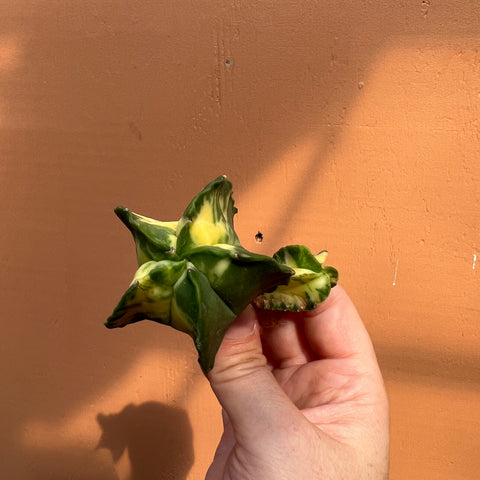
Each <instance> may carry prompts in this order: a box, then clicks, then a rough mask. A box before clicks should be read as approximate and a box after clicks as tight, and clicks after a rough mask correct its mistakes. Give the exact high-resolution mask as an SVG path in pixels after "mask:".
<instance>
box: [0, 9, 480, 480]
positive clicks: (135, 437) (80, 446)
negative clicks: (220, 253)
mask: <svg viewBox="0 0 480 480" xmlns="http://www.w3.org/2000/svg"><path fill="white" fill-rule="evenodd" d="M479 42H480V3H478V2H477V0H467V1H464V2H458V1H454V0H447V1H443V2H440V1H436V0H430V1H428V0H427V1H426V0H424V1H420V0H415V1H413V0H412V1H397V2H378V1H371V0H361V1H360V0H359V1H343V0H340V1H339V0H336V1H326V0H317V1H315V0H307V1H298V0H297V1H293V0H281V1H276V2H274V1H263V2H253V1H250V2H248V1H243V2H239V1H236V0H230V1H229V0H212V1H208V2H199V1H194V0H187V1H182V2H179V1H174V0H170V1H144V2H140V1H138V2H133V1H132V2H127V1H121V2H120V1H114V0H95V1H94V0H88V1H73V0H50V1H48V2H47V1H41V0H16V1H3V2H0V181H1V189H0V215H1V220H2V227H1V229H0V246H1V256H0V298H1V300H2V306H3V314H2V316H1V324H2V343H1V347H0V352H1V353H0V354H1V362H0V372H1V378H2V385H3V387H2V390H1V398H2V408H1V410H0V415H1V417H0V422H1V425H2V428H1V450H0V451H1V455H0V456H1V460H0V473H1V477H2V478H10V479H15V480H33V479H35V480H47V479H48V480H60V479H62V480H63V479H65V478H69V479H73V480H74V479H79V480H97V479H102V480H125V479H131V480H141V479H152V478H175V479H176V480H183V479H190V480H193V479H199V478H203V475H204V473H205V470H206V468H207V465H208V463H209V460H210V458H211V456H212V454H213V450H214V447H215V445H216V442H217V439H218V436H219V434H220V429H221V424H220V418H219V408H218V406H217V404H216V402H215V399H214V397H213V395H212V394H211V393H210V391H209V388H208V384H207V383H206V381H205V379H204V378H203V376H202V374H201V373H200V370H199V368H198V367H197V364H196V357H195V352H194V349H193V346H192V344H191V341H190V339H189V338H188V337H186V336H183V335H181V334H178V333H176V332H174V331H173V330H172V331H171V330H170V329H168V328H166V327H160V326H157V325H155V324H148V323H145V324H137V325H135V326H132V327H129V328H127V329H124V330H118V331H108V330H106V329H105V328H104V327H103V321H104V319H105V318H106V317H107V316H108V315H109V314H110V312H111V310H112V308H113V306H114V305H115V303H116V302H117V300H118V299H119V296H120V295H121V294H122V293H123V290H124V288H125V287H126V286H127V285H128V283H129V282H130V279H131V276H132V274H133V271H134V268H135V258H134V250H133V243H132V241H131V238H130V236H129V233H128V232H127V230H126V229H125V228H124V227H123V226H122V225H121V223H120V222H119V221H118V220H117V219H116V217H115V216H114V214H113V212H112V209H113V208H114V207H115V206H116V205H119V204H121V205H126V206H128V207H130V208H131V209H133V210H136V211H138V212H141V213H143V214H145V215H149V216H153V217H156V218H159V219H165V220H171V219H176V218H177V217H178V216H179V215H180V214H181V212H182V210H183V208H184V206H185V204H186V202H187V201H188V200H189V199H190V197H191V196H192V195H193V194H194V193H196V192H197V191H198V190H199V189H201V188H202V187H203V186H204V184H206V183H207V182H208V181H210V180H211V179H213V178H214V177H216V176H217V175H219V174H222V173H225V174H227V175H228V176H229V177H230V179H231V180H232V181H233V183H234V186H235V199H236V204H237V206H238V208H239V214H238V215H237V223H236V225H237V229H238V232H239V235H240V238H241V239H242V241H243V243H244V245H245V246H246V247H247V248H250V249H252V250H254V251H258V252H261V253H268V254H271V253H273V252H274V251H275V250H276V249H277V248H279V247H280V246H282V245H283V244H286V243H297V242H298V243H304V244H306V245H308V246H310V247H311V248H312V249H314V250H320V249H323V248H328V249H329V251H330V263H331V264H333V265H335V266H336V267H337V268H338V269H339V271H340V275H341V282H342V283H343V285H344V286H345V287H346V288H347V290H348V291H349V292H350V294H351V296H352V297H353V299H354V300H355V302H356V304H357V305H358V308H359V310H360V311H361V313H362V315H363V318H364V320H365V323H366V325H367V327H368V329H369V331H370V333H371V335H372V338H373V340H374V342H375V345H376V348H377V351H378V356H379V360H380V363H381V366H382V369H383V372H384V375H385V379H386V383H387V386H388V390H389V395H390V400H391V409H392V461H391V478H392V479H393V480H400V479H402V480H403V479H409V480H415V479H419V480H420V479H426V478H432V479H439V480H443V479H445V480H447V479H448V480H452V479H473V478H477V475H478V471H479V469H480V457H479V455H478V451H479V448H480V441H479V434H478V432H479V430H480V348H479V346H480V339H479V333H480V326H479V325H480V323H479V312H480V298H479V287H480V271H479V270H480V226H479V224H480V209H479V205H480V133H479V129H480V125H479V116H480V50H479ZM259 230H260V231H261V232H262V233H263V235H264V241H263V243H262V244H257V243H255V241H254V235H255V234H256V233H257V231H259ZM166 433H168V434H169V436H173V438H174V439H175V441H178V442H179V443H180V444H181V445H183V446H184V448H179V447H178V446H177V443H175V441H168V442H165V436H166ZM167 475H171V476H167Z"/></svg>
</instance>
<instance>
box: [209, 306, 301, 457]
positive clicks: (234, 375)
mask: <svg viewBox="0 0 480 480" xmlns="http://www.w3.org/2000/svg"><path fill="white" fill-rule="evenodd" d="M266 363H267V362H266V358H265V356H264V355H263V353H262V344H261V341H260V333H259V326H258V322H257V317H256V314H255V311H254V309H253V308H252V307H247V309H246V310H245V311H244V312H243V313H242V314H241V315H240V316H239V317H238V318H237V320H236V321H235V322H234V323H233V324H232V326H231V327H230V328H229V330H228V331H227V334H226V335H225V337H224V340H223V342H222V345H221V346H220V349H219V350H218V353H217V356H216V358H215V365H214V367H213V369H212V370H211V371H210V372H209V373H208V379H209V381H210V383H211V386H212V389H213V391H214V393H215V395H216V396H217V398H218V400H219V401H220V403H221V405H222V406H223V408H224V410H225V411H226V412H227V414H228V418H229V419H230V422H231V425H232V428H233V430H234V432H235V438H236V439H237V441H239V442H241V443H242V444H243V445H245V446H247V448H252V449H255V448H257V449H258V448H262V442H264V441H268V440H267V439H268V438H270V439H271V438H272V434H273V435H274V432H276V431H278V429H283V428H289V426H290V425H291V421H292V415H294V416H295V418H297V417H298V421H305V417H303V416H302V415H301V414H300V412H298V410H297V409H296V408H295V406H294V405H293V404H292V402H291V401H290V399H289V398H288V397H287V396H286V394H285V392H284V391H283V390H282V389H281V388H280V386H279V385H278V383H277V381H276V380H275V378H274V377H273V375H272V373H271V371H270V370H269V369H268V368H267V365H266ZM284 424H285V425H284ZM257 451H258V450H257Z"/></svg>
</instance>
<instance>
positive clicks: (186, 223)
mask: <svg viewBox="0 0 480 480" xmlns="http://www.w3.org/2000/svg"><path fill="white" fill-rule="evenodd" d="M236 212H237V209H236V208H235V206H234V200H233V198H232V184H231V182H230V181H229V180H228V179H227V177H226V176H224V175H223V176H220V177H218V178H217V179H215V180H213V181H212V182H210V183H209V184H208V185H207V186H206V187H205V188H204V189H203V190H202V191H201V192H200V193H199V194H198V195H196V196H195V197H194V198H193V200H192V201H191V202H190V204H189V205H188V206H187V208H186V209H185V211H184V213H183V215H182V217H181V218H180V220H178V221H173V222H160V221H157V220H153V219H152V218H148V217H144V216H142V215H138V214H136V213H133V212H131V211H130V210H128V209H127V208H124V207H117V208H116V209H115V213H116V214H117V215H118V217H119V218H120V219H121V220H122V222H123V223H124V224H125V225H126V226H127V228H128V229H129V230H130V232H131V233H132V235H133V238H134V240H135V247H136V253H137V260H138V265H139V268H138V270H137V271H136V273H135V275H134V277H133V280H132V282H131V284H130V286H129V287H128V288H127V290H126V292H125V293H124V294H123V296H122V298H121V299H120V301H119V303H118V305H117V306H116V307H115V309H114V311H113V313H112V315H111V316H110V317H109V318H108V319H107V321H106V322H105V326H106V327H108V328H116V327H124V326H125V325H128V324H130V323H134V322H138V321H140V320H153V321H155V322H158V323H163V324H165V325H170V326H171V327H173V328H175V329H177V330H180V331H182V332H185V333H188V334H189V335H190V336H191V337H192V338H193V341H194V343H195V347H196V349H197V351H198V359H199V363H200V366H201V367H202V370H203V371H204V372H208V371H209V370H211V369H212V367H213V365H214V362H215V355H216V353H217V350H218V348H219V347H220V344H221V342H222V339H223V337H224V335H225V332H226V330H227V329H228V327H229V326H230V324H231V323H232V322H233V321H234V320H235V318H236V317H237V316H238V315H239V314H240V313H241V312H242V311H243V310H244V308H245V307H246V306H247V305H248V304H250V303H253V304H254V305H255V306H256V307H257V308H261V309H269V310H284V311H287V310H288V311H295V312H298V311H302V310H310V309H313V308H315V306H316V305H317V304H318V303H320V302H322V301H323V300H325V299H326V298H327V297H328V294H329V293H330V289H331V288H332V287H334V286H335V285H336V283H337V278H338V274H337V271H336V270H335V269H334V268H332V267H326V266H324V262H325V258H326V255H327V252H326V251H321V252H320V253H319V254H317V255H313V254H312V253H311V252H310V251H309V249H308V248H307V247H305V246H302V245H290V246H286V247H283V248H281V249H280V250H279V251H278V252H277V253H275V254H274V255H273V257H268V256H266V255H259V254H257V253H252V252H249V251H248V250H246V249H245V248H243V247H242V246H241V245H240V241H239V239H238V236H237V234H236V233H235V229H234V227H233V217H234V215H235V213H236Z"/></svg>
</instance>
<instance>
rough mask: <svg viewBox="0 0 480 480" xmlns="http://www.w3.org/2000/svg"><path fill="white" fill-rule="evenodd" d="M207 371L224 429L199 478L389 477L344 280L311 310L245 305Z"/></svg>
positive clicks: (373, 377) (373, 373)
mask: <svg viewBox="0 0 480 480" xmlns="http://www.w3.org/2000/svg"><path fill="white" fill-rule="evenodd" d="M260 325H262V326H260ZM208 379H209V381H210V383H211V386H212V389H213V391H214V392H215V395H216V396H217V398H218V400H219V401H220V403H221V405H222V407H223V414H224V433H223V436H222V438H221V440H220V443H219V445H218V448H217V451H216V453H215V458H214V460H213V463H212V465H211V466H210V469H209V470H208V473H207V476H206V480H227V479H228V480H247V479H248V480H253V479H255V480H317V479H318V480H319V479H321V480H327V479H329V480H333V479H335V480H337V479H355V480H361V479H369V480H384V479H386V478H388V456H389V408H388V400H387V395H386V392H385V387H384V384H383V380H382V376H381V373H380V370H379V368H378V364H377V360H376V358H375V353H374V351H373V347H372V344H371V341H370V338H369V336H368V333H367V331H366V330H365V327H364V326H363V324H362V321H361V319H360V317H359V315H358V313H357V311H356V309H355V307H354V306H353V304H352V302H351V301H350V299H349V297H348V296H347V294H346V292H345V291H344V290H343V288H342V287H341V286H339V285H338V286H336V287H335V288H334V289H333V290H332V291H331V293H330V296H329V297H328V298H327V300H325V301H324V302H323V303H321V304H320V305H319V306H318V307H317V308H316V309H315V310H313V311H309V312H301V313H292V312H265V311H255V310H254V309H253V307H248V308H247V309H246V310H245V311H244V312H243V313H242V314H241V315H240V316H239V317H238V319H237V320H236V321H235V323H234V324H233V325H232V326H231V327H230V329H229V330H228V332H227V334H226V336H225V338H224V341H223V343H222V345H221V347H220V349H219V351H218V353H217V356H216V360H215V366H214V368H213V369H212V370H211V372H210V373H209V374H208Z"/></svg>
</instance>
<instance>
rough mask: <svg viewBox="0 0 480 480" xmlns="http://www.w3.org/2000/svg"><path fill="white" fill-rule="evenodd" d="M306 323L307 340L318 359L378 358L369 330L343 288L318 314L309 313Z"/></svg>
mask: <svg viewBox="0 0 480 480" xmlns="http://www.w3.org/2000/svg"><path fill="white" fill-rule="evenodd" d="M304 321H305V335H306V339H307V341H308V343H309V345H310V348H311V349H312V351H314V352H315V354H316V355H318V357H319V358H346V357H352V356H357V357H366V358H372V357H373V358H375V354H374V352H373V346H372V343H371V341H370V337H369V335H368V333H367V330H366V329H365V326H364V325H363V323H362V320H361V318H360V316H359V314H358V312H357V310H356V308H355V306H354V305H353V303H352V301H351V300H350V298H349V297H348V295H347V293H346V292H345V290H344V289H343V288H342V287H341V286H340V285H337V286H336V287H335V288H333V289H332V291H331V292H330V295H329V297H328V298H327V299H326V300H325V301H324V302H323V303H321V304H319V305H318V306H317V308H316V309H315V310H312V311H310V312H306V313H305V320H304Z"/></svg>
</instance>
